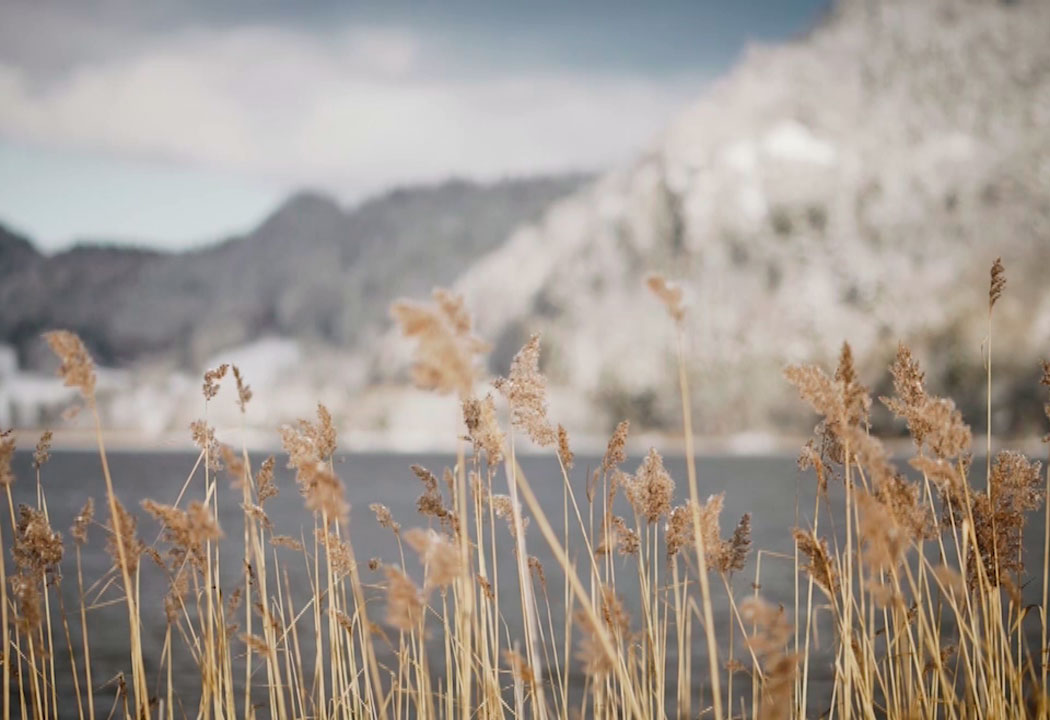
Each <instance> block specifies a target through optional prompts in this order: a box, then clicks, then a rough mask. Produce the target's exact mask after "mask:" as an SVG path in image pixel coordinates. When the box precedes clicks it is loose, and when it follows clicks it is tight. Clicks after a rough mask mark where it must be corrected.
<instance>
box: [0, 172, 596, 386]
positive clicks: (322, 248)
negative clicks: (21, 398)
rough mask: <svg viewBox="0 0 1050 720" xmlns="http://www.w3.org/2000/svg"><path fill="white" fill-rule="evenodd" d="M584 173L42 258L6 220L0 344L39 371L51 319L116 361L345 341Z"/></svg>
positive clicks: (87, 246) (301, 199) (414, 190)
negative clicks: (176, 247)
mask: <svg viewBox="0 0 1050 720" xmlns="http://www.w3.org/2000/svg"><path fill="white" fill-rule="evenodd" d="M586 177H587V176H585V175H583V174H577V175H564V176H540V177H535V178H517V179H506V180H501V181H496V182H493V183H480V182H471V181H463V180H450V181H446V182H443V183H439V184H436V185H428V186H416V187H408V188H396V189H393V190H391V191H389V192H387V193H384V194H381V195H378V196H376V197H374V198H370V199H367V200H365V201H363V202H361V203H358V204H356V205H354V206H351V207H344V206H342V205H341V204H340V203H338V202H337V201H336V200H334V199H333V198H332V197H330V196H328V195H325V194H323V193H320V192H317V191H312V190H308V191H300V192H296V193H293V194H292V195H290V196H289V197H288V198H287V199H286V200H285V201H284V202H282V203H281V204H280V205H279V206H277V207H276V208H275V209H274V210H273V211H272V212H271V213H269V214H268V215H267V216H266V217H265V218H263V219H262V220H261V221H260V222H259V223H258V224H257V225H256V226H255V227H254V228H253V229H251V230H249V231H248V232H245V233H242V234H238V235H233V236H228V237H225V238H222V239H219V240H217V241H215V242H213V243H209V244H207V245H204V246H198V247H194V248H191V249H189V250H186V251H182V252H165V251H157V250H152V249H149V248H144V247H139V246H134V245H133V246H123V245H113V244H106V243H104V242H80V243H77V244H76V245H74V246H73V247H71V248H68V249H66V250H63V251H59V252H56V253H52V254H45V253H42V252H40V251H39V250H38V249H37V248H36V247H35V246H33V244H32V243H31V241H30V240H29V239H28V238H27V237H25V236H24V235H21V234H19V233H17V232H15V231H13V230H8V229H7V228H6V227H5V226H4V225H0V342H3V343H6V344H10V345H12V346H14V347H15V349H16V351H17V353H18V356H19V360H20V362H21V364H22V365H23V366H28V367H39V366H42V365H46V364H47V362H48V361H49V358H48V354H47V353H46V351H45V350H44V349H43V347H42V344H41V342H40V340H39V337H38V336H39V334H40V333H41V332H43V331H45V330H48V329H51V328H54V327H67V328H69V329H71V330H75V331H77V332H79V333H80V334H81V335H83V336H84V339H85V342H87V344H88V346H89V348H90V349H91V350H92V352H93V353H95V355H96V357H97V359H98V360H99V361H100V362H102V363H104V364H108V365H116V366H125V365H130V364H133V363H136V362H138V361H139V360H143V359H147V360H148V359H150V358H158V357H162V356H169V359H170V357H173V358H174V360H175V361H176V363H177V364H179V365H182V366H186V367H189V366H193V365H195V364H196V363H198V362H200V361H201V360H202V359H203V358H206V357H209V356H210V355H212V354H214V352H215V351H217V350H219V349H221V348H223V347H231V346H235V345H239V344H243V343H244V342H248V341H250V340H252V339H254V338H256V337H258V336H260V335H262V334H266V333H268V332H270V333H276V334H283V335H288V336H291V337H309V338H313V339H319V340H322V341H324V342H327V343H331V344H333V345H342V346H345V345H347V344H350V343H352V342H354V341H355V340H356V339H358V338H360V337H361V336H362V333H366V332H368V328H369V327H370V326H372V325H373V324H375V323H377V322H380V323H381V322H383V320H384V318H385V312H384V308H385V304H386V303H388V302H389V301H390V300H392V299H393V296H392V295H391V294H392V293H398V292H400V290H401V288H402V287H403V286H404V283H403V282H401V281H400V280H399V277H400V276H402V275H404V276H405V277H411V278H413V279H414V280H415V281H417V282H420V283H426V284H427V286H428V287H429V286H430V285H433V284H441V283H448V282H450V281H451V280H452V279H453V277H454V276H455V274H457V271H458V267H459V266H461V265H463V264H466V263H468V262H469V261H470V258H471V257H473V256H474V255H476V254H478V253H480V252H483V251H486V250H488V249H491V248H492V247H494V246H495V245H496V244H498V243H499V242H500V241H501V240H502V238H503V237H504V236H505V235H506V234H507V233H509V232H510V230H511V228H513V227H515V226H516V225H518V224H520V223H522V222H525V221H527V220H531V219H534V218H535V217H537V216H538V214H539V213H540V212H541V211H542V209H543V208H544V207H546V205H548V204H549V203H550V202H552V201H553V200H555V199H557V198H559V197H562V196H563V195H565V194H566V193H567V192H569V191H571V190H572V189H575V188H576V187H578V186H579V185H580V184H581V183H582V182H584V181H585V180H586ZM439 210H440V211H441V212H442V213H443V214H444V218H445V221H444V224H443V225H440V226H438V227H434V226H433V225H432V224H431V223H430V222H429V220H430V218H432V217H433V216H435V214H436V213H437V212H438V211H439ZM428 255H433V256H436V260H435V261H434V262H432V263H430V264H426V263H424V262H422V261H421V257H422V258H425V257H426V256H428ZM373 277H374V278H377V280H375V281H372V280H371V279H370V278H373ZM406 289H407V288H406ZM377 308H379V309H378V310H377Z"/></svg>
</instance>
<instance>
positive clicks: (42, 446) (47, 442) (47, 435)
mask: <svg viewBox="0 0 1050 720" xmlns="http://www.w3.org/2000/svg"><path fill="white" fill-rule="evenodd" d="M52 437H53V434H52V432H51V431H50V430H45V431H44V433H43V435H41V436H40V440H38V441H37V444H36V449H35V450H34V451H33V468H34V469H35V470H39V469H40V468H42V467H43V466H44V464H45V463H46V462H47V461H48V460H49V459H50V458H51V438H52Z"/></svg>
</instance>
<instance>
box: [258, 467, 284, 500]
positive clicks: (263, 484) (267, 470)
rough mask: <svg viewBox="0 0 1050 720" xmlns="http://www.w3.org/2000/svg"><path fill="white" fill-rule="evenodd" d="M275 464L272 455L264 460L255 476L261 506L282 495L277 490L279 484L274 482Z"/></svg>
mask: <svg viewBox="0 0 1050 720" xmlns="http://www.w3.org/2000/svg"><path fill="white" fill-rule="evenodd" d="M274 464H275V461H274V458H273V455H271V456H270V457H268V458H266V459H265V460H263V463H262V465H260V466H259V472H258V473H257V474H256V475H255V487H256V492H257V494H258V496H259V504H260V505H264V504H266V501H267V500H269V499H270V498H273V497H277V495H278V494H279V493H280V491H279V490H278V489H277V484H276V483H275V482H274V481H273V468H274Z"/></svg>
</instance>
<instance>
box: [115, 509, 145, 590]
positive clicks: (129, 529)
mask: <svg viewBox="0 0 1050 720" xmlns="http://www.w3.org/2000/svg"><path fill="white" fill-rule="evenodd" d="M113 504H114V507H115V508H116V512H117V523H116V524H117V525H119V528H120V532H119V533H118V532H116V531H115V529H114V528H115V524H114V522H113V517H112V516H111V517H110V518H109V521H108V522H107V523H106V529H107V530H109V538H108V539H107V540H106V552H108V553H109V556H110V557H111V558H112V559H113V562H114V563H115V564H117V566H118V567H119V565H120V553H121V550H123V552H124V559H125V560H126V561H127V569H128V574H129V575H134V574H135V571H136V570H137V569H138V566H139V557H140V556H141V555H142V553H143V552H144V551H145V545H143V544H142V541H140V540H139V538H138V535H136V528H137V527H138V521H137V520H136V519H135V516H134V515H132V514H131V513H129V512H128V511H127V509H126V508H125V507H124V505H123V504H121V502H120V501H119V500H117V499H114V500H113Z"/></svg>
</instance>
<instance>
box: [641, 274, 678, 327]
mask: <svg viewBox="0 0 1050 720" xmlns="http://www.w3.org/2000/svg"><path fill="white" fill-rule="evenodd" d="M645 284H646V285H647V286H648V288H649V290H650V292H652V293H653V295H655V296H656V298H657V299H658V300H659V301H660V302H662V303H663V304H664V308H666V310H667V314H668V315H670V316H671V319H672V320H674V321H675V323H677V324H679V325H680V324H681V323H682V321H683V320H685V303H684V301H683V294H682V288H681V287H680V286H679V285H678V284H677V283H673V282H671V281H670V280H668V279H667V278H665V277H664V276H663V275H660V274H659V273H650V274H649V275H647V276H646V278H645Z"/></svg>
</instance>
